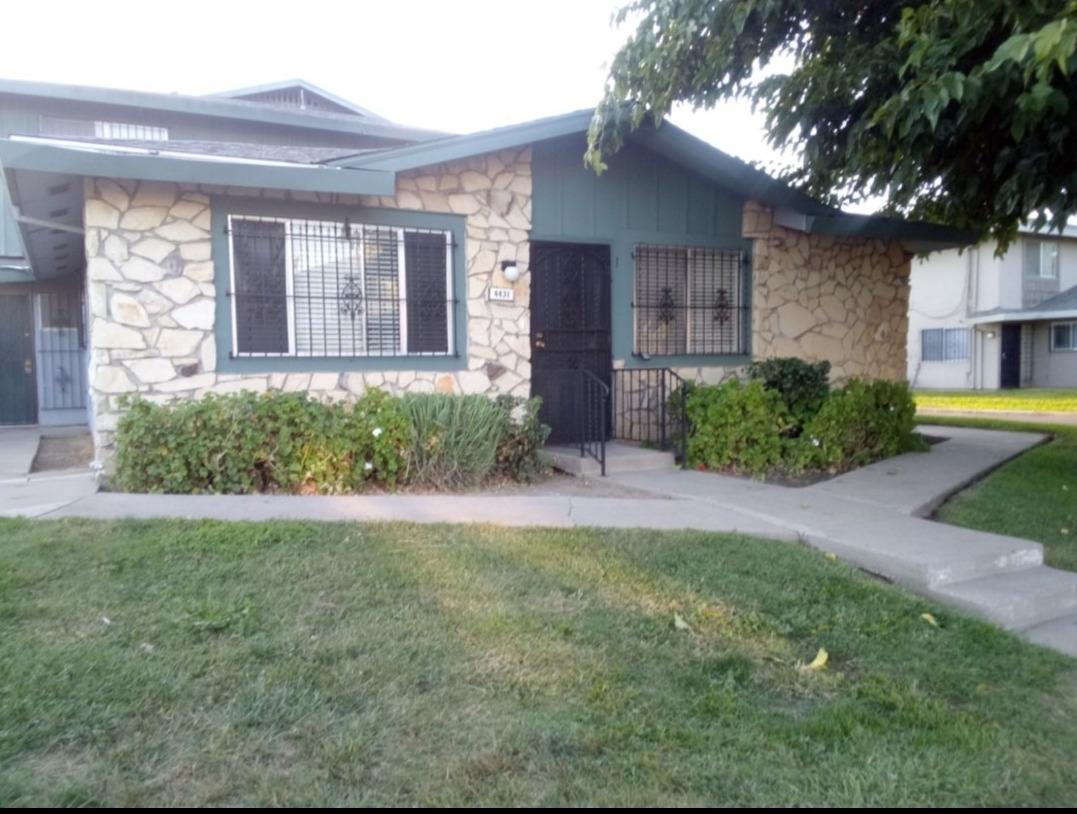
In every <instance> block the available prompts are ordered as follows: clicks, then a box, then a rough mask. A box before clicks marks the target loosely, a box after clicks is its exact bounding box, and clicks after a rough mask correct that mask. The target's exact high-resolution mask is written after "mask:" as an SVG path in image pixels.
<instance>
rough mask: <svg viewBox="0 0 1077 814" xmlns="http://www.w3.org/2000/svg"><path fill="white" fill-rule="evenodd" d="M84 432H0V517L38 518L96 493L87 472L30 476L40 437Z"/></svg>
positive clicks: (62, 429) (4, 429)
mask: <svg viewBox="0 0 1077 814" xmlns="http://www.w3.org/2000/svg"><path fill="white" fill-rule="evenodd" d="M84 431H85V430H84V428H81V427H76V428H70V427H48V428H45V429H41V428H38V427H2V428H0V517H14V516H25V517H38V516H40V515H43V514H47V513H48V512H51V511H54V510H56V509H60V508H62V507H64V506H67V505H70V504H71V503H73V502H74V501H76V500H80V499H82V498H86V497H90V496H92V495H93V494H94V493H95V492H97V476H96V474H95V473H94V472H93V471H91V470H90V469H88V468H81V469H69V470H63V471H55V472H41V473H39V474H33V473H31V472H30V470H31V468H32V467H33V463H34V456H35V455H37V447H38V443H39V442H40V440H41V436H42V434H48V435H52V436H56V435H64V434H68V433H72V432H84Z"/></svg>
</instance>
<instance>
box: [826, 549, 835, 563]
mask: <svg viewBox="0 0 1077 814" xmlns="http://www.w3.org/2000/svg"><path fill="white" fill-rule="evenodd" d="M823 556H824V557H826V558H827V559H828V560H830V561H831V562H837V559H838V555H837V554H835V553H834V552H833V551H828V552H826V554H824V555H823Z"/></svg>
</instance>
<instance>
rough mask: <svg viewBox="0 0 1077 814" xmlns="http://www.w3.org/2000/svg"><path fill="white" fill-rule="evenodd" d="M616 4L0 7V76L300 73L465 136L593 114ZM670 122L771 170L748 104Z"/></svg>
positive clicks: (193, 85)
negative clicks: (1, 26) (1, 32)
mask: <svg viewBox="0 0 1077 814" xmlns="http://www.w3.org/2000/svg"><path fill="white" fill-rule="evenodd" d="M618 5H620V3H619V2H618V0H440V2H439V1H438V0H337V2H327V1H326V0H303V2H298V3H296V2H292V3H289V4H287V5H285V4H283V3H277V2H266V1H265V0H263V1H262V2H251V0H213V2H206V0H182V2H179V3H174V4H168V5H166V6H162V5H160V4H151V3H147V2H145V0H142V2H132V1H131V0H98V1H97V2H86V0H76V1H74V2H72V1H71V0H44V1H42V0H38V1H37V2H18V3H9V4H5V8H4V21H5V23H6V25H5V28H6V30H7V33H8V36H5V37H4V38H3V47H0V77H3V78H8V79H28V80H38V81H46V82H64V83H70V84H82V85H99V86H103V87H115V88H127V89H132V90H147V91H155V92H177V93H185V94H202V93H211V92H214V91H222V90H228V89H232V88H237V87H243V86H248V85H260V84H265V83H267V82H273V81H277V80H282V79H294V78H303V79H306V80H308V81H310V82H313V83H314V84H316V85H320V86H322V87H324V88H325V89H326V90H329V91H331V92H332V93H335V94H336V95H338V96H342V97H344V98H345V99H349V100H352V101H354V102H355V103H357V104H359V105H362V106H364V107H367V108H369V109H370V110H373V111H374V112H376V113H379V114H381V115H383V116H385V117H387V118H389V119H391V120H393V121H396V122H399V123H401V124H410V125H414V126H419V127H428V128H432V129H437V130H446V131H451V132H459V133H466V132H471V131H475V130H482V129H485V128H488V127H496V126H499V125H505V124H513V123H516V122H521V121H527V120H529V119H534V118H538V117H540V116H548V115H554V114H558V113H565V112H568V111H571V110H577V109H580V108H586V107H591V106H593V105H594V104H595V103H596V102H597V101H598V99H599V97H600V95H601V91H602V86H603V81H604V79H605V76H606V69H605V66H606V65H607V64H608V62H609V60H610V59H611V57H612V56H613V54H614V53H615V52H616V50H617V47H618V45H619V44H620V43H621V42H622V40H623V39H624V38H625V37H626V36H627V35H628V33H629V32H628V30H627V28H626V29H624V30H620V31H618V30H615V29H614V28H613V27H612V26H611V16H612V13H613V11H614V9H616V8H617V6H618ZM165 9H168V11H167V12H166V11H165ZM172 9H174V11H173V10H172ZM672 121H674V122H675V123H676V124H677V125H679V126H681V127H683V128H685V129H686V130H688V131H690V132H692V133H693V134H695V135H697V136H699V137H701V138H703V139H705V140H706V141H708V142H710V143H711V144H713V145H715V146H716V147H718V148H720V149H722V150H725V151H726V152H729V153H732V154H733V155H736V156H738V157H740V158H743V159H745V160H748V161H761V162H764V163H766V164H771V163H772V162H773V161H775V160H777V159H780V156H779V155H778V154H777V153H775V152H774V151H773V150H771V149H770V148H768V147H767V145H766V144H765V142H764V135H763V130H762V126H761V117H760V116H754V115H753V114H752V113H751V110H750V108H749V106H748V105H747V104H744V103H730V104H727V105H724V106H723V107H721V108H719V109H716V110H713V111H706V112H693V111H691V110H679V111H677V112H675V114H674V116H673V117H672Z"/></svg>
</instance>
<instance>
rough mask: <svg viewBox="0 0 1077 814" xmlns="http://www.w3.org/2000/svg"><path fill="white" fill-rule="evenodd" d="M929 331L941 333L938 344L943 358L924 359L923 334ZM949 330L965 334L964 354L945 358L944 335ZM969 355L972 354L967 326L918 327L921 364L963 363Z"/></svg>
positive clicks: (970, 334) (924, 344)
mask: <svg viewBox="0 0 1077 814" xmlns="http://www.w3.org/2000/svg"><path fill="white" fill-rule="evenodd" d="M930 331H938V332H939V333H940V334H941V335H942V337H941V339H942V344H941V345H940V347H941V349H942V357H943V358H941V359H925V358H924V349H925V348H926V347H927V343H926V342H925V341H924V334H926V333H928V332H930ZM951 331H961V332H963V333H964V334H965V355H964V356H961V357H956V358H952V359H947V358H946V348H947V344H946V335H947V333H949V332H951ZM971 356H972V333H971V331H970V330H969V329H968V328H965V327H962V326H935V327H932V328H921V329H920V362H921V363H922V364H927V365H963V364H967V363H968V361H969V359H970V358H971Z"/></svg>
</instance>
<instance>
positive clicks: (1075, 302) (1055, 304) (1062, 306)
mask: <svg viewBox="0 0 1077 814" xmlns="http://www.w3.org/2000/svg"><path fill="white" fill-rule="evenodd" d="M1028 310H1030V311H1077V285H1075V286H1074V287H1073V288H1067V289H1066V290H1065V291H1063V292H1062V293H1061V294H1055V295H1054V296H1053V297H1051V298H1050V299H1048V300H1044V301H1043V302H1041V303H1040V304H1039V305H1037V306H1036V307H1035V308H1030V309H1028Z"/></svg>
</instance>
